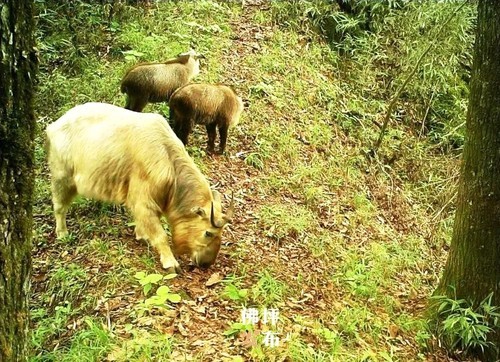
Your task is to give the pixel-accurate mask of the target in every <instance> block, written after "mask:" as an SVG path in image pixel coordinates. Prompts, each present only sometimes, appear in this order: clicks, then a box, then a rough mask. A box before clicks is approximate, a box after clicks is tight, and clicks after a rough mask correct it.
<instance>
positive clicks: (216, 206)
mask: <svg viewBox="0 0 500 362" xmlns="http://www.w3.org/2000/svg"><path fill="white" fill-rule="evenodd" d="M212 195H213V200H211V201H210V202H208V203H207V204H206V205H205V206H204V207H201V206H196V207H193V208H192V209H191V210H190V212H189V215H184V216H183V217H179V218H176V220H175V221H173V222H171V225H172V244H173V246H174V250H175V254H177V255H181V254H189V255H190V256H191V260H192V261H193V263H194V264H195V265H196V266H198V267H200V268H208V267H209V266H211V265H212V264H213V263H214V262H215V259H216V258H217V255H218V254H219V249H220V246H221V237H222V231H223V229H224V226H225V225H226V224H228V223H230V222H231V219H232V217H233V213H234V198H233V197H231V204H230V205H229V209H228V210H227V212H226V214H223V213H222V211H221V210H222V209H221V199H220V194H219V193H218V192H217V191H213V192H212ZM217 215H219V216H217Z"/></svg>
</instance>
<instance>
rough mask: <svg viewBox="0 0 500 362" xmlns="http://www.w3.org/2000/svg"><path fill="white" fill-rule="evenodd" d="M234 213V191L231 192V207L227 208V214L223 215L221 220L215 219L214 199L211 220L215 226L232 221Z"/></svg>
mask: <svg viewBox="0 0 500 362" xmlns="http://www.w3.org/2000/svg"><path fill="white" fill-rule="evenodd" d="M233 214H234V193H233V192H231V203H230V204H229V209H228V210H227V213H226V215H224V216H222V221H221V220H215V216H214V203H213V201H212V208H211V209H210V222H211V223H212V226H213V227H214V228H221V227H223V226H224V225H225V224H227V223H230V222H231V220H232V218H233Z"/></svg>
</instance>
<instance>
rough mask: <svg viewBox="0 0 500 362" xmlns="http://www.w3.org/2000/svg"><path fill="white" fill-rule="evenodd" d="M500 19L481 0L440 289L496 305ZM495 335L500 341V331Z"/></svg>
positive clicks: (493, 1)
mask: <svg viewBox="0 0 500 362" xmlns="http://www.w3.org/2000/svg"><path fill="white" fill-rule="evenodd" d="M499 19H500V2H499V1H497V0H480V1H479V4H478V19H477V30H476V43H475V46H474V62H473V70H472V80H471V91H470V98H469V108H468V113H467V126H466V127H467V132H466V134H467V138H466V142H465V146H464V154H463V164H462V169H461V179H460V184H459V193H458V205H457V212H456V216H455V223H454V227H453V236H452V242H451V248H450V253H449V255H448V261H447V263H446V267H445V270H444V274H443V277H442V279H441V281H440V284H439V287H438V289H437V290H436V293H435V294H439V295H447V296H449V297H451V298H455V297H456V298H457V299H461V298H463V299H466V300H468V301H470V302H472V303H474V304H475V305H477V304H478V303H480V302H481V301H482V300H484V299H485V298H486V297H487V296H488V295H489V294H490V293H492V292H493V299H492V301H493V304H494V305H496V306H500V21H499ZM453 288H455V290H454V291H453ZM490 338H491V339H490V341H491V342H493V343H495V344H496V345H497V346H500V334H499V333H498V331H496V333H492V334H491V336H490ZM488 353H489V354H488V356H489V357H486V360H491V361H495V360H497V358H498V357H499V356H498V352H495V351H494V350H493V349H492V350H490V351H488ZM492 354H494V355H496V356H497V357H494V356H493V355H492Z"/></svg>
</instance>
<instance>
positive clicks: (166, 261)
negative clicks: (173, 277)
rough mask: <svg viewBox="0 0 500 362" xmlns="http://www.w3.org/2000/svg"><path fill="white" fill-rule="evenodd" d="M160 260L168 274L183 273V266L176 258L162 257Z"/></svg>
mask: <svg viewBox="0 0 500 362" xmlns="http://www.w3.org/2000/svg"><path fill="white" fill-rule="evenodd" d="M160 261H161V265H162V267H163V269H165V270H166V271H167V273H168V274H178V275H180V274H182V269H181V266H180V265H179V263H178V262H177V260H175V259H174V258H172V257H170V258H168V257H165V258H164V257H161V258H160Z"/></svg>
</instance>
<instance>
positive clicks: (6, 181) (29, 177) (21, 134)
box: [0, 0, 36, 362]
mask: <svg viewBox="0 0 500 362" xmlns="http://www.w3.org/2000/svg"><path fill="white" fill-rule="evenodd" d="M32 11H33V2H32V1H29V0H0V361H2V362H10V361H25V360H27V357H28V352H27V351H28V346H27V331H28V321H29V314H28V304H27V302H28V291H29V285H30V283H29V277H30V271H31V257H30V253H31V233H32V232H31V229H32V193H33V184H34V182H33V181H34V180H33V144H34V143H33V141H34V135H35V117H34V115H33V86H34V77H35V72H36V55H35V52H34V38H33V26H34V25H33V24H34V19H33V12H32Z"/></svg>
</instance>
